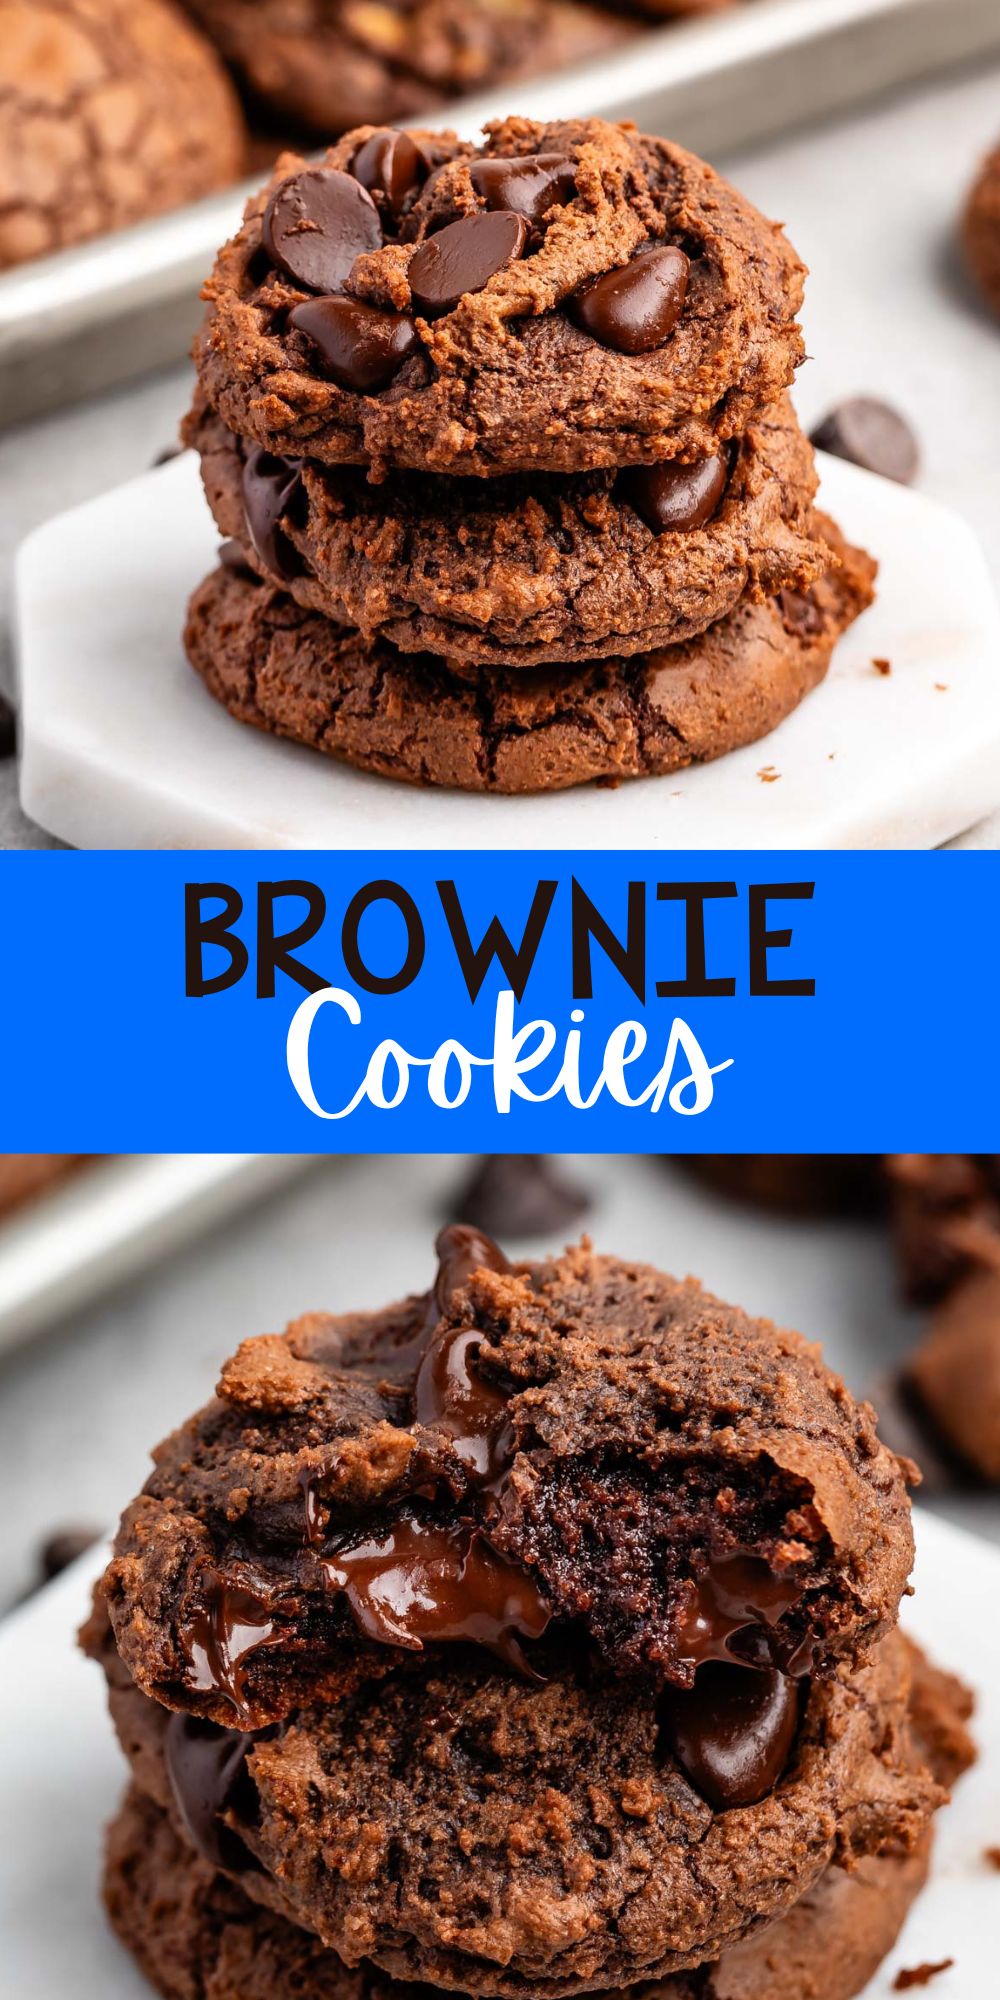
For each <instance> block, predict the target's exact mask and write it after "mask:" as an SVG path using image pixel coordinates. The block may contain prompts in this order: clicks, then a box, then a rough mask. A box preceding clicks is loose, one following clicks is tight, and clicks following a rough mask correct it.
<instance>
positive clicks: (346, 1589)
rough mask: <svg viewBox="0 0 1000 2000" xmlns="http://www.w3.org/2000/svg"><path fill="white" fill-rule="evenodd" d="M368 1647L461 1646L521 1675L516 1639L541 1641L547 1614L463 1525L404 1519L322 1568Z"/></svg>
mask: <svg viewBox="0 0 1000 2000" xmlns="http://www.w3.org/2000/svg"><path fill="white" fill-rule="evenodd" d="M323 1568H324V1569H325V1571H326V1574H327V1578H328V1580H329V1582H330V1585H331V1587H332V1588H333V1589H334V1590H342V1591H343V1593H344V1595H345V1597H346V1598H347V1602H348V1604H349V1606H350V1608H351V1612H352V1614H353V1617H354V1619H355V1622H356V1624H357V1626H358V1628H359V1630H360V1631H361V1632H363V1634H364V1636H365V1638H366V1639H372V1640H374V1641H375V1642H376V1643H377V1644H378V1645H383V1646H402V1647H405V1648H406V1649H407V1650H408V1651H409V1652H422V1650H423V1648H424V1646H425V1644H434V1643H437V1642H439V1641H441V1640H456V1639H464V1640H467V1641H469V1642H471V1643H472V1644H474V1645H477V1646H485V1647H487V1648H488V1649H489V1651H490V1652H492V1653H496V1654H497V1655H498V1657H499V1658H500V1659H501V1660H504V1661H506V1663H507V1665H508V1666H512V1667H516V1668H518V1669H519V1670H520V1671H521V1672H525V1671H527V1670H528V1669H527V1662H526V1661H525V1658H524V1654H523V1653H522V1651H521V1646H520V1643H519V1642H520V1640H521V1639H540V1638H541V1636H542V1633H543V1632H544V1631H545V1628H546V1626H547V1625H548V1623H549V1619H550V1616H551V1613H550V1611H549V1608H548V1605H547V1604H546V1603H545V1600H544V1598H543V1597H542V1595H541V1593H540V1592H539V1590H538V1589H537V1588H536V1586H535V1584H534V1582H533V1580H532V1578H531V1577H530V1576H528V1575H526V1574H525V1572H524V1571H522V1570H519V1569H515V1568H514V1566H513V1565H512V1564H511V1563H508V1562H505V1561H504V1559H503V1557H502V1556H498V1555H497V1554H496V1553H495V1552H494V1550H493V1549H491V1548H490V1546H489V1543H488V1542H487V1541H486V1540H485V1539H484V1537H483V1536H482V1535H481V1534H480V1532H479V1531H478V1529H476V1528H473V1527H471V1526H470V1525H469V1524H468V1523H465V1522H457V1523H452V1524H450V1525H444V1526H442V1525H440V1524H438V1523H435V1522H424V1521H421V1520H418V1519H416V1518H415V1517H413V1516H409V1515H404V1516H403V1517H402V1518H401V1519H400V1520H398V1521H396V1522H394V1523H393V1524H392V1526H391V1527H389V1528H386V1529H385V1530H384V1531H383V1533H381V1534H377V1535H372V1536H370V1537H369V1538H368V1539H367V1540H366V1541H363V1542H357V1543H355V1544H354V1545H353V1546H350V1547H346V1548H342V1549H339V1550H337V1551H336V1552H335V1553H334V1554H332V1555H330V1556H327V1557H326V1559H325V1560H324V1563H323Z"/></svg>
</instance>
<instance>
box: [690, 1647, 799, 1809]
mask: <svg viewBox="0 0 1000 2000" xmlns="http://www.w3.org/2000/svg"><path fill="white" fill-rule="evenodd" d="M801 1685H802V1684H801V1682H799V1681H794V1680H789V1679H788V1678H787V1677H786V1676H785V1675H784V1674H779V1673H778V1672H777V1671H776V1670H775V1669H773V1668H770V1669H764V1670H763V1671H757V1670H755V1669H753V1668H750V1667H737V1666H733V1665H731V1664H727V1665H723V1664H720V1663H718V1662H713V1663H711V1664H710V1665H708V1666H704V1667H702V1668H701V1669H700V1671H699V1673H698V1675H697V1678H696V1680H695V1684H694V1687H693V1688H691V1689H689V1690H687V1691H685V1692H680V1691H678V1692H677V1693H671V1695H670V1696H669V1697H668V1698H667V1699H666V1701H665V1703H664V1711H663V1717H662V1729H663V1734H664V1736H665V1738H666V1740H667V1742H668V1743H669V1745H670V1748H671V1750H672V1751H673V1754H674V1756H675V1757H676V1759H677V1762H678V1764H679V1765H680V1766H681V1769H682V1770H683V1771H684V1772H685V1773H686V1775H687V1776H688V1777H689V1778H690V1780H691V1783H692V1784H693V1786H694V1787H695V1790H696V1791H698V1792H700V1793H701V1795H702V1797H703V1798H704V1799H707V1800H708V1803H709V1805H711V1806H714V1807H715V1808H716V1810H717V1811H719V1812H727V1811H728V1810H729V1809H730V1808H731V1807H733V1806H750V1805H756V1804H757V1802H758V1800H759V1799H764V1798H766V1797H767V1795H768V1793H769V1792H772V1791H773V1790H774V1787H775V1785H776V1784H777V1782H778V1780H779V1778H780V1777H781V1775H782V1772H783V1771H784V1770H785V1768H786V1766H787V1764H788V1760H789V1757H790V1756H791V1753H792V1748H793V1745H794V1743H795V1737H796V1733H797V1731H798V1726H799V1713H800V1705H801Z"/></svg>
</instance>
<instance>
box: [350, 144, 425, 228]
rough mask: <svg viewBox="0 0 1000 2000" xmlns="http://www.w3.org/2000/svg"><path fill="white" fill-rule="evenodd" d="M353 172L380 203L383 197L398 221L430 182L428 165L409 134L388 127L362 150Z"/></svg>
mask: <svg viewBox="0 0 1000 2000" xmlns="http://www.w3.org/2000/svg"><path fill="white" fill-rule="evenodd" d="M351 172H352V174H353V175H354V178H355V180H358V181H360V182H361V185H362V187H365V188H367V189H368V192H369V194H371V195H373V196H374V197H375V198H376V200H377V199H378V197H379V196H381V197H382V200H383V201H384V203H385V206H386V208H387V209H388V211H389V214H390V215H391V216H392V217H393V219H394V220H395V219H398V217H399V216H400V215H402V213H403V210H404V208H405V207H406V204H407V201H408V200H409V198H410V196H411V195H413V194H415V193H416V191H417V189H418V188H419V187H420V186H421V184H422V182H423V181H424V180H425V179H426V176H427V162H426V160H425V159H424V158H423V155H422V154H421V153H420V152H419V151H418V149H417V147H416V146H415V145H414V143H413V140H412V139H411V138H410V136H409V134H408V133H407V132H397V131H396V130H395V128H394V127H393V126H389V125H387V126H384V127H383V128H382V130H381V131H379V132H373V133H372V135H371V138H370V139H366V140H365V143H364V145H363V146H360V147H359V148H358V151H357V152H356V153H355V155H354V158H353V160H352V161H351Z"/></svg>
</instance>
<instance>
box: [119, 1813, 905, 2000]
mask: <svg viewBox="0 0 1000 2000" xmlns="http://www.w3.org/2000/svg"><path fill="white" fill-rule="evenodd" d="M929 1854H930V1842H929V1840H925V1841H923V1842H922V1843H921V1845H920V1846H919V1847H918V1848H917V1849H916V1850H915V1851H914V1852H913V1853H912V1854H910V1855H903V1856H897V1855H892V1856H887V1857H882V1858H878V1859H867V1860H865V1861H862V1862H860V1863H859V1865H858V1867H857V1868H856V1870H855V1871H854V1872H853V1873H852V1874H850V1875H848V1874H846V1873H845V1872H844V1871H843V1870H842V1869H839V1868H830V1869H828V1870H827V1872H826V1874H825V1875H823V1876H822V1878H821V1880H820V1881H819V1882H818V1883H817V1885H816V1887H815V1889H812V1890H810V1891H809V1893H808V1894H807V1895H806V1896H804V1897H803V1899H802V1901H801V1902H800V1903H797V1904H796V1905H795V1908H794V1909H793V1910H791V1911H789V1913H788V1915H787V1917H783V1918H780V1919H779V1920H778V1921H777V1922H776V1923H775V1924H773V1925H771V1926H769V1927H768V1929H767V1930H766V1931H763V1932H761V1934H760V1935H759V1936H758V1937H756V1938H753V1939H751V1940H749V1941H748V1942H747V1943H745V1944H740V1945H736V1946H734V1947H733V1949H732V1950H731V1951H729V1952H727V1953H726V1954H725V1956H724V1957H723V1958H722V1959H721V1960H720V1961H719V1962H718V1963H717V1964H716V1965H714V1966H700V1967H698V1968H697V1970H696V1971H694V1972H689V1973H678V1974H676V1975H675V1976H673V1977H671V1978H667V1979H664V1980H656V1981H654V1982H651V1983H647V1982H643V1983H640V1984H639V1985H638V1986H636V1987H634V1988H633V1989H632V1994H633V2000H816V1994H817V1991H818V1982H819V1980H820V1979H822V1993H823V2000H853V1996H854V1995H855V1994H857V1993H860V1992H861V1990H862V1988H863V1987H865V1986H866V1985H867V1983H868V1980H869V1979H870V1978H871V1976H872V1975H873V1973H874V1972H875V1971H876V1970H877V1968H878V1966H879V1965H880V1964H881V1962H882V1960H883V1959H884V1958H885V1956H886V1955H887V1953H888V1952H889V1951H891V1949H892V1946H893V1945H894V1943H895V1941H896V1938H897V1936H898V1934H899V1932H900V1930H901V1928H902V1924H903V1920H904V1918H905V1916H906V1914H907V1911H908V1910H909V1908H910V1906H911V1904H912V1903H913V1901H914V1899H915V1897H916V1896H917V1895H918V1894H919V1892H920V1890H921V1888H922V1887H923V1884H924V1881H925V1879H926V1875H927V1864H928V1860H929ZM103 1886H104V1903H105V1907H106V1909H107V1912H108V1916H109V1918H110V1920H111V1924H112V1927H113V1929H114V1930H115V1932H116V1934H117V1936H118V1937H119V1939H120V1940H121V1942H122V1944H123V1945H124V1946H125V1948H126V1950H127V1951H129V1952H131V1954H132V1957H133V1958H134V1959H135V1960H136V1962H137V1963H138V1965H139V1966H140V1968H141V1970H142V1972H143V1973H144V1975H145V1977H146V1978H147V1979H148V1980H149V1982H150V1985H151V1986H153V1987H154V1988H155V1990H156V1991H157V1992H158V1993H161V1994H163V1995H164V2000H430V1995H431V1994H432V1992H433V1988H420V1987H415V1986H414V1985H413V1984H412V1983H407V1984H403V1983H402V1982H401V1981H398V1980H393V1979H391V1978H389V1977H388V1975H386V1974H385V1973H380V1972H379V1971H378V1970H377V1968H376V1967H374V1966H371V1965H367V1964H361V1965H360V1966H358V1967H356V1968H353V1969H349V1968H348V1967H347V1966H345V1965H344V1964H343V1962H342V1960H341V1959H339V1958H338V1957H337V1955H336V1953H335V1952H332V1951H329V1950H327V1948H326V1947H325V1946H324V1945H322V1944H321V1943H320V1942H319V1939H318V1938H315V1937H313V1936H311V1934H310V1933H309V1932H308V1931H304V1930H301V1929H299V1927H298V1926H297V1925H295V1924H290V1923H288V1922H287V1920H286V1919H284V1918H282V1917H277V1916H273V1915H272V1914H270V1913H269V1912H267V1911H265V1910H263V1909H261V1908H260V1907H259V1906H258V1905H257V1904H254V1903H251V1902H250V1901H249V1899H248V1898H247V1897H246V1896H245V1895H244V1894H243V1892H242V1890H241V1889H240V1888H239V1887H238V1885H237V1884H236V1883H235V1882H233V1881H232V1880H231V1879H230V1878H228V1877H227V1876H225V1875H222V1874H220V1873H219V1872H218V1871H217V1870H214V1869H213V1868H212V1867H211V1866H210V1865H209V1864H208V1863H207V1862H206V1861H203V1860H202V1859H201V1858H200V1857H199V1856H198V1855H196V1854H193V1853H192V1852H191V1849H190V1848H189V1847H187V1846H186V1845H185V1843H184V1842H183V1841H182V1840H181V1839H180V1838H179V1836H178V1834H177V1833H176V1832H175V1830H174V1827H173V1826H172V1824H171V1822H170V1820H169V1818H168V1817H167V1815H166V1814H165V1813H164V1812H161V1811H160V1810H159V1809H158V1808H157V1807H156V1806H155V1805H153V1803H152V1802H151V1800H149V1799H146V1798H144V1797H143V1796H142V1794H141V1792H139V1791H137V1790H136V1789H134V1788H133V1789H132V1790H131V1791H129V1792H128V1793H127V1795H126V1797H125V1800H124V1802H123V1804H122V1806H121V1809H120V1810H119V1812H118V1814H117V1815H116V1817H115V1819H114V1820H113V1822H112V1824H111V1826H110V1828H109V1830H108V1839H107V1852H106V1857H105V1869H104V1885H103ZM595 2000H607V1996H605V1995H597V1996H595Z"/></svg>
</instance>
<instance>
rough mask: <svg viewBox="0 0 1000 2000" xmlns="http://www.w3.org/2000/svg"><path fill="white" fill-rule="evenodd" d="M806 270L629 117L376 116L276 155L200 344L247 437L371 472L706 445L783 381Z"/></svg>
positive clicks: (473, 469) (793, 358)
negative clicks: (321, 143) (453, 127)
mask: <svg viewBox="0 0 1000 2000" xmlns="http://www.w3.org/2000/svg"><path fill="white" fill-rule="evenodd" d="M803 279H804V268H803V266H802V265H801V263H800V262H799V260H798V258H797V257H796V256H795V253H794V252H793V251H792V249H791V248H790V246H789V244H788V243H787V241H786V239H785V237H784V236H783V234H782V232H781V230H780V229H779V228H778V227H777V226H776V225H775V224H772V223H769V222H767V221H766V220H765V219H764V217H763V216H761V215H760V214H758V212H757V211H756V210H755V209H754V208H752V207H751V205H750V204H749V203H748V202H746V201H744V200H743V198H742V196H740V195H739V194H737V193H736V192H735V190H734V189H733V188H731V187H730V186H729V185H728V184H727V183H726V182H725V181H723V180H721V179H720V178H719V176H718V175H717V174H715V173H714V172H713V171H712V169H711V168H710V167H708V166H706V165H705V164H704V162H702V161H701V160H698V159H697V158H695V156H694V155H693V154H690V153H686V152H684V151H683V150H682V149H681V148H680V147H678V146H674V145H672V144H671V143H670V142H669V141H667V140H664V139H652V138H647V137H644V136H643V135H642V134H641V133H639V132H637V131H636V130H635V129H634V128H633V127H631V126H628V125H611V124H607V123H605V122H604V121H602V120H600V119H587V120H572V121H566V122H561V123H556V124H549V125H541V124H537V123H534V122H532V121H531V120H528V119H524V118H509V119H507V120H505V121H503V122H502V123H497V124H495V125H492V126H490V127H489V128H488V129H487V136H486V139H485V141H484V143H483V145H482V146H472V145H469V144H467V143H465V142H463V141H461V140H458V139H456V138H455V137H454V135H452V134H449V133H440V134H433V133H426V132H415V133H412V134H409V135H408V134H405V133H398V132H392V131H388V130H381V131H380V130H373V129H371V128H369V127H361V128H360V129H359V130H357V131H355V132H351V133H348V134H347V135H346V136H345V137H344V138H343V139H341V140H339V141H338V143H337V145H335V146H333V147H331V148H330V150H329V151H328V152H327V153H326V154H325V155H324V157H323V161H322V163H321V164H320V165H318V166H307V165H306V163H305V162H304V161H302V160H300V159H298V158H296V157H295V156H294V155H286V156H285V157H283V158H282V159H281V160H280V161H279V162H278V166H277V168H276V170H275V175H274V177H273V179H272V181H271V182H270V183H269V185H268V187H267V188H265V189H264V190H263V192H262V193H261V194H260V195H259V196H257V197H256V198H255V199H253V200H252V201H251V202H250V203H249V205H248V208H247V211H246V215H245V219H244V222H243V226H242V228H241V229H240V231H239V233H238V235H237V236H236V237H235V238H234V239H233V240H232V241H231V242H230V243H228V244H227V245H226V246H225V248H224V249H223V250H222V252H221V253H220V256H219V258H218V260H217V263H216V267H215V270H214V272H213V274H212V277H211V279H210V280H209V282H208V284H207V286H206V289H205V298H206V301H207V308H208V309H207V314H206V319H205V322H204V325H203V328H202V331H201V334H200V336H199V339H198V342H197V346H196V360H197V365H198V370H199V375H200V378H201V384H202V388H203V391H204V393H205V396H206V399H207V401H208V402H209V403H210V404H211V406H212V407H213V408H214V409H215V410H216V411H217V412H218V414H219V416H220V417H221V418H222V419H223V421H224V422H225V423H226V424H227V425H228V426H229V428H230V429H231V430H232V431H234V432H236V433H237V435H239V436H241V437H245V438H248V439H250V440H252V441H254V442H256V443H257V444H260V445H263V446H266V447H267V448H268V449H269V450H272V451H276V452H281V453H292V454H298V455H302V456H306V457H309V458H313V459H316V460H319V461H322V462H324V463H327V464H358V465H365V466H367V467H368V468H369V472H370V475H371V476H372V477H373V478H381V477H383V476H384V474H385V472H386V470H387V469H388V468H389V467H391V466H400V467H409V468H411V469H414V470H423V471H438V472H451V473H455V472H458V473H466V474H472V475H476V476H489V475H496V474H501V473H508V472H523V471H532V470H536V471H549V472H578V471H582V470H592V469H594V468H596V467H601V466H625V465H642V464H647V465H648V464H652V463H655V462H657V461H659V460H663V459H669V458H699V457H710V456H713V455H714V454H716V453H717V452H718V450H719V446H720V444H722V443H725V442H726V441H727V440H728V439H730V438H733V437H737V436H739V435H740V434H741V433H742V432H743V431H744V430H745V429H746V428H747V425H748V424H749V423H750V422H751V421H752V419H753V418H754V416H755V415H757V414H758V413H759V411H760V409H761V408H762V407H763V406H764V405H765V404H767V403H769V402H771V401H773V400H774V399H775V398H776V397H777V396H778V395H780V394H781V392H782V390H783V389H785V388H786V387H787V385H788V383H789V382H790V380H791V377H792V374H793V371H794V369H795V367H796V365H797V364H798V362H799V361H800V359H801V357H802V352H803V347H802V336H801V333H800V331H799V328H798V326H797V324H796V320H795V315H796V313H797V311H798V308H799V306H800V304H801V299H802V288H803Z"/></svg>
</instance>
